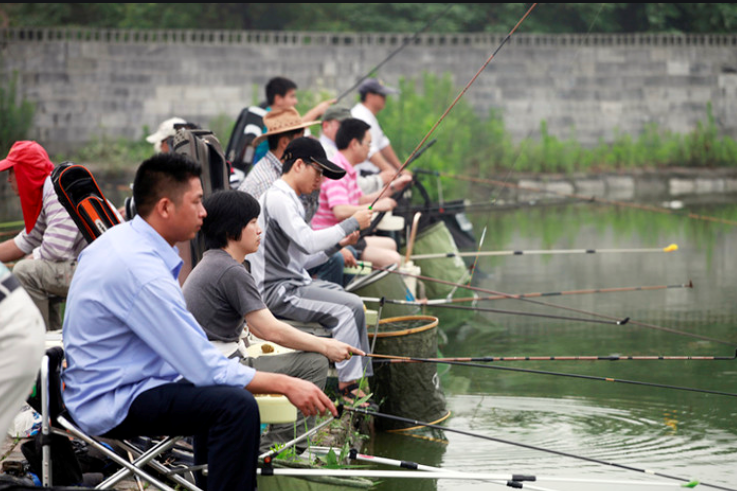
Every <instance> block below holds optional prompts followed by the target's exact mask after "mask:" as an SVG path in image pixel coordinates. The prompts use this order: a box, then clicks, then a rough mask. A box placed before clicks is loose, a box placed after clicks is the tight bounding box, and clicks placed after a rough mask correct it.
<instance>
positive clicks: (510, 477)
mask: <svg viewBox="0 0 737 491" xmlns="http://www.w3.org/2000/svg"><path fill="white" fill-rule="evenodd" d="M318 453H319V451H318ZM348 457H349V458H350V459H351V460H358V461H361V462H370V463H372V464H382V465H390V466H393V467H401V468H402V469H409V470H418V471H425V472H454V471H452V470H450V469H444V468H442V467H433V466H430V465H424V464H418V463H417V462H412V461H407V460H397V459H389V458H386V457H377V456H375V455H367V454H362V453H358V450H356V449H355V448H352V449H351V450H350V451H349V453H348ZM455 472H459V471H455ZM459 474H461V475H468V473H465V472H463V473H461V472H459ZM471 475H473V476H475V477H478V478H482V477H483V478H484V479H489V480H500V481H508V482H509V481H511V482H515V483H522V482H539V481H549V482H566V483H587V484H619V485H630V486H632V485H635V486H637V485H642V486H670V487H672V486H681V485H680V484H676V483H671V482H666V481H625V480H619V479H616V480H615V479H584V478H578V477H560V476H554V477H553V476H535V475H528V474H492V473H486V472H484V473H479V474H471ZM526 486H529V485H526ZM530 489H532V488H530Z"/></svg>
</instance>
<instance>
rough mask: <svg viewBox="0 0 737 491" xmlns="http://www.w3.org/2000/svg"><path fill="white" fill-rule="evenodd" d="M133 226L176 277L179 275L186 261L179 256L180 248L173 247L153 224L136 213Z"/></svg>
mask: <svg viewBox="0 0 737 491" xmlns="http://www.w3.org/2000/svg"><path fill="white" fill-rule="evenodd" d="M131 228H132V229H133V230H135V231H136V232H137V233H138V234H139V235H142V236H143V237H144V239H145V240H146V241H147V242H148V243H149V244H151V246H152V248H153V251H154V252H155V253H156V254H158V255H159V256H160V257H161V259H163V260H164V264H166V267H167V269H168V270H169V271H171V274H172V276H174V279H176V278H178V277H179V271H180V270H181V269H182V265H183V264H184V261H182V258H181V257H179V250H178V249H177V248H176V247H172V246H170V245H169V243H168V242H167V241H166V240H164V238H163V237H162V236H161V235H160V234H159V233H158V232H157V231H156V230H155V229H154V228H153V227H152V226H151V225H149V224H148V222H147V221H146V220H144V219H143V218H141V216H140V215H136V216H135V218H133V221H132V222H131Z"/></svg>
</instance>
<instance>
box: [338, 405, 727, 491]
mask: <svg viewBox="0 0 737 491" xmlns="http://www.w3.org/2000/svg"><path fill="white" fill-rule="evenodd" d="M344 410H345V411H350V412H354V413H359V414H365V415H368V416H374V417H379V418H384V419H391V420H394V421H400V422H402V423H408V424H412V425H414V426H424V427H427V428H432V429H437V430H441V431H449V432H451V433H458V434H460V435H465V436H470V437H472V438H481V439H483V440H488V441H492V442H496V443H504V444H506V445H514V446H517V447H522V448H526V449H528V450H536V451H540V452H546V453H550V454H554V455H559V456H562V457H569V458H573V459H577V460H583V461H586V462H592V463H594V464H600V465H608V466H612V467H617V468H619V469H624V470H628V471H634V472H641V473H643V474H649V475H652V476H658V477H663V478H666V479H672V480H675V481H680V482H681V483H683V486H684V487H695V486H696V485H701V486H707V487H710V488H714V489H722V490H724V491H737V489H734V488H727V487H724V486H719V485H716V484H709V483H705V482H701V481H694V480H693V479H686V478H683V477H678V476H672V475H669V474H664V473H662V472H658V471H654V470H650V469H638V468H637V467H632V466H629V465H624V464H617V463H615V462H606V461H603V460H598V459H594V458H591V457H585V456H581V455H575V454H572V453H568V452H563V451H560V450H552V449H549V448H544V447H538V446H535V445H529V444H526V443H520V442H513V441H510V440H505V439H502V438H497V437H492V436H487V435H481V434H478V433H472V432H470V431H464V430H457V429H455V428H448V427H445V426H440V425H435V424H431V423H425V422H422V421H416V420H412V419H409V418H403V417H401V416H394V415H391V414H386V413H379V412H373V411H366V410H365V409H359V408H351V407H345V408H344Z"/></svg>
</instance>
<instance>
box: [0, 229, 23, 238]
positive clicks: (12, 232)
mask: <svg viewBox="0 0 737 491" xmlns="http://www.w3.org/2000/svg"><path fill="white" fill-rule="evenodd" d="M20 232H21V231H20V230H9V231H7V232H0V237H6V236H8V235H18V234H19V233H20Z"/></svg>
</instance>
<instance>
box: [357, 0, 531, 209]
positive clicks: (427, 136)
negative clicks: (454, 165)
mask: <svg viewBox="0 0 737 491" xmlns="http://www.w3.org/2000/svg"><path fill="white" fill-rule="evenodd" d="M536 6H537V3H533V4H532V6H531V7H530V8H529V9H528V10H527V12H525V15H523V16H522V18H521V19H520V20H519V22H517V24H516V25H515V26H514V28H512V30H511V31H509V34H507V35H506V37H505V38H504V39H503V40H502V42H501V43H500V44H499V46H498V47H497V48H496V49H495V50H494V52H493V53H492V54H491V56H489V58H488V59H487V60H486V62H485V63H484V64H483V65H481V68H479V70H478V71H477V72H476V74H475V75H474V76H473V77H472V78H471V80H470V81H469V82H468V83H467V84H466V86H465V87H464V88H463V90H461V92H460V93H459V94H458V95H457V96H456V98H455V99H454V100H453V102H452V103H451V104H450V106H448V109H446V110H445V112H444V113H443V114H442V116H440V119H438V121H437V122H436V123H435V125H434V126H433V127H432V128H430V131H428V133H427V134H426V135H425V137H424V138H423V139H422V140H421V141H420V143H419V144H418V145H417V147H415V149H414V150H413V151H412V153H411V154H410V156H409V157H408V158H407V161H406V162H405V163H404V164H402V166H401V167H400V168H399V169H398V170H397V173H396V174H395V175H394V177H393V178H392V179H391V181H389V182H388V183H387V184H385V185H384V187H383V188H382V190H381V192H380V193H379V194H378V196H377V197H376V199H374V201H373V203H371V205H370V206H369V210H370V209H373V207H374V205H375V204H376V202H377V201H378V200H379V199H381V197H382V196H383V195H384V193H385V192H386V190H387V189H388V188H389V185H390V184H391V183H392V182H393V181H394V180H395V179H396V178H397V177H399V175H400V174H401V173H402V171H403V170H404V169H405V167H407V164H408V163H409V162H410V160H411V159H412V157H413V156H414V154H415V153H416V152H417V150H419V149H420V148H421V147H422V145H424V144H425V142H426V141H427V139H428V138H430V135H432V134H433V133H434V132H435V130H436V129H437V127H438V126H440V123H441V122H442V121H443V119H445V117H446V116H447V115H448V113H449V112H450V111H451V110H452V109H453V108H454V107H455V105H456V104H458V101H459V100H460V99H461V97H463V95H464V94H465V93H466V92H467V91H468V89H469V88H471V85H472V84H473V83H474V82H475V81H476V79H477V78H478V77H479V75H481V72H483V71H484V70H485V69H486V67H487V66H488V65H489V63H491V60H493V59H494V56H496V54H497V53H498V52H499V50H501V49H502V47H503V46H504V45H505V44H506V43H507V42H508V41H509V40H510V39H511V37H512V34H514V32H515V31H516V30H517V28H518V27H519V26H520V25H521V24H522V22H524V20H525V19H526V18H527V17H528V16H529V15H530V13H532V10H533V9H534V8H535V7H536Z"/></svg>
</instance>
